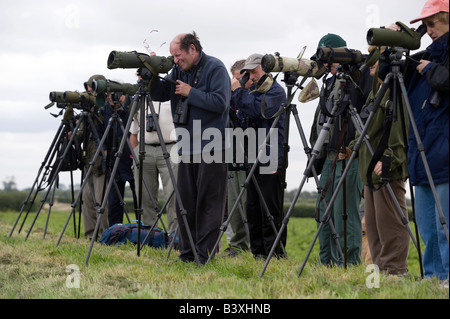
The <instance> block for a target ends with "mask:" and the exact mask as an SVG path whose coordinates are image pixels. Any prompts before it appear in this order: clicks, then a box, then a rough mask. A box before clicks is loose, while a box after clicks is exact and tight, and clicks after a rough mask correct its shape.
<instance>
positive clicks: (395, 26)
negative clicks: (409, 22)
mask: <svg viewBox="0 0 450 319" xmlns="http://www.w3.org/2000/svg"><path fill="white" fill-rule="evenodd" d="M388 29H391V30H394V31H400V30H401V28H400V26H398V25H397V24H396V23H392V24H391V25H390V26H389V27H388Z"/></svg>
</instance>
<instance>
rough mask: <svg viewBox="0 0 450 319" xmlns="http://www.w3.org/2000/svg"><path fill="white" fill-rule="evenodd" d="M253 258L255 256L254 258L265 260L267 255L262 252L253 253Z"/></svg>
mask: <svg viewBox="0 0 450 319" xmlns="http://www.w3.org/2000/svg"><path fill="white" fill-rule="evenodd" d="M253 258H255V260H266V259H267V256H266V255H263V254H254V255H253Z"/></svg>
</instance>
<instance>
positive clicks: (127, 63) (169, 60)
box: [107, 51, 174, 74]
mask: <svg viewBox="0 0 450 319" xmlns="http://www.w3.org/2000/svg"><path fill="white" fill-rule="evenodd" d="M173 65H174V62H173V57H172V56H169V57H161V56H150V55H148V54H145V53H138V52H136V51H131V52H121V51H112V52H111V53H110V54H109V56H108V64H107V66H108V69H117V68H121V69H135V68H142V67H144V68H147V69H149V70H150V71H151V72H152V73H153V74H158V73H168V72H169V71H170V70H171V69H172V67H173Z"/></svg>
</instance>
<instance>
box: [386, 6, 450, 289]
mask: <svg viewBox="0 0 450 319" xmlns="http://www.w3.org/2000/svg"><path fill="white" fill-rule="evenodd" d="M448 6H449V3H448V0H429V1H427V2H426V3H425V5H424V7H423V9H422V12H421V14H420V16H418V17H417V18H415V19H413V20H412V21H411V22H410V23H416V22H418V21H422V23H423V24H425V25H426V27H427V34H428V35H429V36H430V38H431V39H432V40H433V42H432V44H431V45H430V46H428V47H427V48H426V50H425V51H421V52H418V53H416V54H414V55H412V56H411V58H412V59H410V61H409V62H408V68H407V70H406V73H405V84H406V88H407V91H408V98H409V101H410V103H411V109H412V112H413V116H414V120H415V122H416V125H417V129H418V131H419V135H420V139H421V141H422V143H423V149H424V152H425V155H426V158H427V162H428V166H429V168H430V172H431V176H432V179H433V183H434V185H435V187H436V194H437V197H438V200H439V203H440V205H441V207H442V211H443V213H444V216H445V221H446V225H443V224H442V221H441V220H440V215H439V213H438V210H437V207H436V202H435V200H434V195H433V192H432V190H431V188H430V182H429V180H428V176H427V174H426V171H425V167H424V163H423V161H422V158H421V154H420V151H419V148H418V145H417V141H416V138H415V136H414V131H413V130H412V129H410V130H409V140H408V144H409V148H408V171H409V173H410V181H411V183H412V184H413V185H414V193H415V199H414V205H415V211H416V220H417V225H418V228H419V232H420V235H421V237H422V240H423V242H424V243H425V251H424V254H423V268H424V276H425V277H427V278H430V277H437V278H438V279H439V280H442V281H443V282H444V286H446V288H448V277H449V244H448V238H447V237H446V234H445V231H444V227H446V228H447V234H448V223H449V196H448V194H449V164H448V163H449V142H448V141H449V49H448V33H449V32H448V31H449V7H448ZM390 28H391V29H394V30H399V27H398V26H397V25H396V24H392V25H391V27H390Z"/></svg>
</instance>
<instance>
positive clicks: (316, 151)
mask: <svg viewBox="0 0 450 319" xmlns="http://www.w3.org/2000/svg"><path fill="white" fill-rule="evenodd" d="M342 76H343V77H344V78H345V80H346V81H347V82H348V81H351V77H350V76H349V75H348V74H343V75H342ZM387 86H388V84H386V85H385V87H386V89H387ZM386 89H385V90H386ZM382 96H383V95H381V94H380V95H377V99H376V101H375V106H374V108H373V109H372V110H371V114H370V115H369V117H368V119H367V121H366V124H365V126H364V129H363V130H362V132H360V134H361V135H360V137H359V138H358V140H357V142H356V144H355V146H354V149H353V152H352V155H351V157H350V159H349V160H348V161H347V163H346V165H345V169H344V171H343V173H342V176H341V178H340V180H339V182H338V185H337V186H336V189H335V190H334V192H333V194H332V197H331V199H330V202H329V203H328V206H327V208H326V210H325V213H324V215H323V217H322V220H321V222H320V224H319V226H318V229H317V232H316V235H315V236H314V239H313V242H312V244H311V246H310V248H309V250H308V253H307V256H306V258H305V260H304V262H303V264H302V267H301V269H300V271H299V273H298V276H299V277H300V275H301V273H302V271H303V269H304V267H305V265H306V262H307V260H308V258H309V255H310V254H311V251H312V249H313V247H314V244H315V242H316V240H317V238H318V236H319V233H320V232H321V230H322V228H323V227H324V225H325V223H326V222H327V221H328V220H329V218H330V217H331V216H330V215H331V211H332V210H331V209H332V206H333V205H332V204H333V203H334V201H335V200H336V198H337V196H338V194H339V190H340V189H341V187H342V185H343V184H344V182H345V177H346V176H347V174H348V171H349V169H350V166H351V163H352V162H353V160H354V158H355V157H356V154H357V152H358V150H359V148H360V146H361V143H362V141H363V139H364V140H365V141H368V139H367V137H366V132H367V128H368V126H369V125H370V122H371V120H372V118H373V115H374V112H375V111H376V109H377V107H378V106H379V104H380V102H381V98H382ZM341 98H343V99H346V97H344V96H341ZM350 104H351V103H350ZM338 109H339V103H335V104H334V105H333V109H332V111H331V115H332V116H331V117H329V119H328V121H327V122H326V123H325V124H324V126H323V127H322V130H321V131H320V133H319V137H318V139H317V142H316V144H315V145H314V148H313V150H312V157H311V160H310V162H309V163H308V166H307V168H306V170H305V173H304V176H303V179H302V181H301V184H300V188H299V189H298V191H297V193H298V194H299V193H300V192H301V189H302V187H303V184H304V182H305V180H306V177H307V176H308V174H309V172H310V170H311V169H312V168H313V164H314V161H315V159H316V158H317V156H318V155H319V153H320V150H321V148H322V146H323V144H324V142H325V139H326V137H327V135H328V131H330V130H331V127H332V123H333V117H334V116H335V115H336V114H337V112H338ZM351 116H352V117H355V116H357V113H356V112H351ZM359 122H360V123H361V120H359ZM357 127H358V126H357ZM386 187H387V189H388V190H389V193H390V196H391V198H392V200H393V202H394V204H395V206H396V208H397V212H398V213H399V214H400V216H401V220H402V223H403V224H404V225H405V227H406V228H407V230H408V232H409V234H410V236H411V238H412V241H413V243H414V245H415V246H416V248H418V244H417V242H416V240H415V238H414V235H413V234H412V232H411V230H410V228H409V225H408V220H407V218H406V217H405V216H404V214H403V211H402V210H401V208H400V205H399V204H398V201H397V199H396V198H395V195H394V193H393V191H392V189H391V187H390V185H389V184H386ZM289 216H290V211H289V212H288V214H287V215H286V218H285V220H284V221H283V225H282V227H283V226H284V227H286V226H285V225H286V224H287V222H288V221H289ZM277 240H279V239H278V238H277ZM276 242H277V241H276ZM276 242H275V243H276ZM272 250H273V249H272ZM269 257H270V255H269ZM268 262H269V259H267V261H266V264H265V265H264V268H263V270H262V272H261V276H262V275H263V274H264V272H265V270H266V268H267V265H268Z"/></svg>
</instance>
